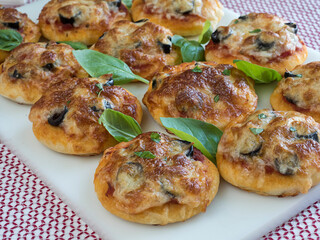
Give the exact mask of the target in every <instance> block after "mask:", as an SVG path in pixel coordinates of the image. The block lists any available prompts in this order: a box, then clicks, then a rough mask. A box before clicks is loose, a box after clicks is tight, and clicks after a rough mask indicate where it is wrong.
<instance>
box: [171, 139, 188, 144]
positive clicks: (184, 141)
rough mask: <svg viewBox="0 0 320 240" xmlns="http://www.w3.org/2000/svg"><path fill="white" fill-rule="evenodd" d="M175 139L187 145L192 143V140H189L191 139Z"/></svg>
mask: <svg viewBox="0 0 320 240" xmlns="http://www.w3.org/2000/svg"><path fill="white" fill-rule="evenodd" d="M175 141H178V142H181V143H183V144H186V145H189V144H191V142H189V141H186V140H180V139H176V140H175Z"/></svg>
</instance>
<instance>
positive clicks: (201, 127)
mask: <svg viewBox="0 0 320 240" xmlns="http://www.w3.org/2000/svg"><path fill="white" fill-rule="evenodd" d="M160 120H161V123H162V124H163V126H164V127H165V128H166V129H168V130H169V131H170V132H172V133H174V134H175V135H177V136H178V137H180V138H181V139H182V140H186V141H189V142H193V143H194V146H195V147H196V148H198V149H199V150H200V151H201V152H202V153H203V154H204V155H205V156H206V157H207V158H209V159H210V160H212V161H213V162H214V161H215V156H216V153H217V148H218V143H219V141H220V138H221V136H222V131H221V130H220V129H219V128H217V127H216V126H214V125H212V124H210V123H206V122H202V121H200V120H196V119H191V118H163V117H161V118H160Z"/></svg>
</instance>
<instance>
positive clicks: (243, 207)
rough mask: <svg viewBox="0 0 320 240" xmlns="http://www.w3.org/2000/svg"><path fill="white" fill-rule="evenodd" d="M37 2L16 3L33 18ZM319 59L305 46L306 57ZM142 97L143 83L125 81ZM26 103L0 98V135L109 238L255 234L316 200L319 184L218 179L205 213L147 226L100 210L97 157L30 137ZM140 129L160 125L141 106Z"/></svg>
mask: <svg viewBox="0 0 320 240" xmlns="http://www.w3.org/2000/svg"><path fill="white" fill-rule="evenodd" d="M46 2H47V1H39V2H35V3H33V4H30V5H27V6H24V7H21V8H19V10H20V11H22V12H26V13H28V15H29V16H30V18H31V19H32V20H34V21H36V19H37V17H38V14H39V13H40V10H41V8H42V6H43V5H44V4H45V3H46ZM236 17H238V14H236V13H234V12H232V11H230V10H227V9H225V16H224V17H223V19H222V21H221V22H220V25H227V24H228V23H229V22H230V21H231V20H232V19H233V18H236ZM319 59H320V53H318V52H316V51H314V50H312V49H309V57H308V62H310V61H316V60H319ZM274 86H275V84H269V85H257V86H256V90H257V94H258V96H259V104H258V108H270V104H269V96H270V94H271V92H272V90H273V88H274ZM125 87H126V88H127V89H129V90H130V91H131V92H132V93H133V94H135V95H136V96H137V97H138V98H139V100H141V98H142V96H143V94H144V92H145V91H146V89H147V86H146V85H144V84H141V83H133V84H128V85H126V86H125ZM29 110H30V106H25V105H19V104H17V103H14V102H11V101H9V100H7V99H5V98H3V97H0V116H1V117H0V139H1V141H2V142H3V143H5V144H6V145H7V146H8V147H9V148H10V149H11V150H12V151H13V152H14V153H15V154H16V155H17V156H18V157H19V158H20V160H22V161H23V162H25V163H26V164H27V165H28V166H29V167H30V168H31V169H32V170H33V171H34V172H35V173H36V174H37V176H38V177H40V178H41V179H42V180H43V181H44V182H45V183H46V184H47V185H48V186H49V187H50V188H51V189H52V190H53V191H54V192H56V193H57V194H58V196H59V197H60V198H61V199H62V200H63V201H64V202H65V203H67V204H68V205H69V206H70V207H71V208H72V209H73V210H74V211H75V212H76V213H77V214H78V215H79V216H80V217H82V219H83V220H84V221H85V222H86V223H87V224H88V225H89V226H90V227H91V228H92V229H93V230H95V231H96V232H97V233H98V234H99V235H100V236H101V237H102V238H104V239H111V240H126V239H138V240H150V239H159V240H163V239H167V240H168V239H175V240H177V239H184V240H187V239H190V240H194V239H219V240H220V239H257V238H259V237H261V236H262V235H263V234H265V233H267V232H268V231H270V230H272V229H273V228H275V227H276V226H278V225H280V224H281V223H282V222H284V221H286V220H288V219H289V218H290V217H292V216H294V215H295V214H297V213H298V212H299V211H300V210H302V209H304V208H306V207H307V206H309V205H310V204H312V203H313V202H315V201H316V200H319V196H320V185H319V186H317V187H314V188H313V189H311V190H310V192H309V193H308V194H304V195H299V196H296V197H286V198H277V197H265V196H260V195H257V194H254V193H248V192H246V191H243V190H240V189H237V188H235V187H233V186H231V185H230V184H228V183H226V182H224V181H222V182H221V185H220V187H219V191H218V194H217V196H216V198H215V199H214V200H213V202H212V203H211V205H210V206H209V207H208V208H207V211H206V212H205V213H201V214H199V215H197V216H195V217H193V218H191V219H190V220H188V221H186V222H183V223H175V224H169V225H167V226H146V225H140V224H135V223H130V222H127V221H124V220H122V219H120V218H117V217H115V216H113V215H112V214H110V213H109V212H108V211H107V210H105V209H104V208H103V207H102V206H101V204H100V202H99V201H98V199H97V197H96V194H95V192H94V186H93V176H94V172H95V168H96V167H97V165H98V162H99V158H100V157H101V155H100V156H95V157H76V156H68V155H63V154H59V153H56V152H53V151H51V150H49V149H47V148H46V147H45V146H43V145H41V144H40V143H39V142H38V141H37V139H36V138H35V137H34V135H33V133H32V129H31V123H30V122H29V121H28V114H29ZM141 125H142V128H143V131H144V132H145V131H151V130H158V131H163V129H162V128H161V127H160V126H159V125H158V124H157V123H156V122H155V121H154V120H153V119H152V118H151V116H150V114H149V113H148V112H147V110H146V108H144V117H143V121H142V124H141Z"/></svg>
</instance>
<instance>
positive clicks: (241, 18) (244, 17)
mask: <svg viewBox="0 0 320 240" xmlns="http://www.w3.org/2000/svg"><path fill="white" fill-rule="evenodd" d="M238 19H240V20H247V19H248V16H247V15H242V16H240V17H238Z"/></svg>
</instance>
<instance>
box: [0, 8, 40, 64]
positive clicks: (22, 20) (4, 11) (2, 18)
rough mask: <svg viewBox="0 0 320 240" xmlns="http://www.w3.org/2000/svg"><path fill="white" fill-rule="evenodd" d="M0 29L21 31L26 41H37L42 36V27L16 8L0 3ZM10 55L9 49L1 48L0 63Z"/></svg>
mask: <svg viewBox="0 0 320 240" xmlns="http://www.w3.org/2000/svg"><path fill="white" fill-rule="evenodd" d="M0 29H1V30H2V29H13V30H16V31H17V32H19V33H20V34H21V36H22V38H23V41H24V42H37V41H38V40H39V38H40V36H41V33H40V28H39V27H38V26H37V25H36V24H35V23H34V22H32V21H31V19H29V18H28V16H27V14H25V13H20V12H19V11H18V10H16V9H14V8H4V7H2V6H1V5H0ZM8 56H9V52H8V51H3V50H0V63H2V62H3V61H4V60H5V58H6V57H8Z"/></svg>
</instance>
